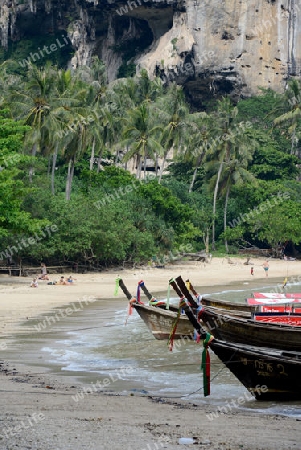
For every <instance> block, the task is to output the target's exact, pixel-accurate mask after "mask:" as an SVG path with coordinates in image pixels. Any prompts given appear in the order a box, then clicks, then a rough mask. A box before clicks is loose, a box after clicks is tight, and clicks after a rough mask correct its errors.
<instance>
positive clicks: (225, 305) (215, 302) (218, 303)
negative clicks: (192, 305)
mask: <svg viewBox="0 0 301 450" xmlns="http://www.w3.org/2000/svg"><path fill="white" fill-rule="evenodd" d="M201 303H202V305H204V306H213V307H214V308H222V309H231V310H232V311H235V310H238V311H245V312H252V311H255V310H256V306H250V305H248V304H247V303H240V302H228V301H226V300H219V299H216V298H212V297H203V298H202V300H201Z"/></svg>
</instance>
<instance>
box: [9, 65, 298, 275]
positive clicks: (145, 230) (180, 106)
mask: <svg viewBox="0 0 301 450" xmlns="http://www.w3.org/2000/svg"><path fill="white" fill-rule="evenodd" d="M0 109H1V113H0V166H1V167H0V192H1V198H0V236H1V244H0V253H1V255H0V260H1V259H2V260H14V261H20V259H22V260H23V261H27V262H33V263H38V262H40V261H41V260H43V261H44V262H46V263H47V264H51V263H64V264H69V263H70V264H74V263H80V264H87V265H90V266H94V267H102V266H108V265H115V264H116V265H117V264H126V263H129V264H133V263H143V262H144V263H145V262H147V261H151V260H152V259H153V260H154V259H156V260H157V261H159V260H160V258H162V257H163V256H164V255H165V256H166V255H169V257H171V258H172V257H173V256H174V255H176V254H177V253H178V252H179V251H181V250H183V249H185V248H186V249H189V251H200V250H202V249H205V250H206V251H207V252H209V251H214V250H216V249H217V250H218V249H220V250H222V249H223V250H225V251H227V252H232V253H233V252H236V251H237V250H238V249H239V248H241V247H245V246H249V245H254V246H259V247H263V248H267V247H268V248H271V247H272V248H274V249H275V252H276V253H275V254H277V250H276V249H279V248H283V247H284V246H287V247H286V248H287V250H288V251H290V252H293V251H294V250H295V249H296V248H297V246H298V244H299V243H300V242H301V184H300V145H299V138H300V131H301V127H300V125H301V121H300V116H301V83H300V80H296V79H295V80H291V81H290V82H289V83H288V87H287V89H286V90H285V92H284V93H283V94H277V93H275V92H273V91H270V90H269V91H262V92H261V95H259V96H257V97H254V98H249V99H241V100H240V101H239V102H238V103H237V104H236V105H234V104H232V103H231V100H230V99H229V98H222V99H217V100H216V102H215V104H214V105H213V106H212V105H211V107H210V110H208V111H206V112H204V111H202V112H192V111H190V109H189V105H188V104H187V102H186V101H185V97H184V94H183V91H182V88H181V87H179V86H177V85H175V84H171V85H169V86H166V85H164V84H163V83H162V82H161V80H160V79H154V80H150V79H149V77H148V75H147V73H146V72H145V71H142V72H141V73H140V75H139V76H135V77H130V78H121V79H118V80H116V81H115V82H113V83H110V84H109V83H107V81H106V77H105V67H104V65H103V64H102V63H101V62H100V61H99V60H98V59H94V61H93V64H92V66H91V67H89V68H88V67H81V68H79V69H77V70H74V71H72V72H71V71H69V70H63V69H59V68H57V67H56V66H53V65H51V64H48V65H46V66H45V67H37V66H35V65H32V64H30V63H28V68H27V70H22V71H19V72H17V71H16V67H15V63H12V62H11V61H9V60H8V61H6V62H5V63H3V64H2V65H1V66H0Z"/></svg>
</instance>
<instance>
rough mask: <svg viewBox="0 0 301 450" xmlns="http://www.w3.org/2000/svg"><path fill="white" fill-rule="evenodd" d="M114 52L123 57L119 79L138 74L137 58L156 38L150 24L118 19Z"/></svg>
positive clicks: (144, 21) (139, 20) (128, 18)
mask: <svg viewBox="0 0 301 450" xmlns="http://www.w3.org/2000/svg"><path fill="white" fill-rule="evenodd" d="M115 30H116V32H115V42H116V44H115V45H114V51H115V53H119V54H121V55H122V64H121V66H120V67H119V70H118V74H117V78H122V77H127V76H133V75H134V74H135V73H136V66H135V64H134V60H135V57H136V56H138V55H140V54H141V53H143V51H144V50H145V49H147V48H148V47H149V46H150V45H151V44H152V42H153V39H154V36H153V33H152V30H151V28H150V27H149V25H148V22H147V21H146V20H143V19H138V18H132V17H127V16H124V17H118V18H116V28H115Z"/></svg>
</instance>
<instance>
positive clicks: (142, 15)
mask: <svg viewBox="0 0 301 450" xmlns="http://www.w3.org/2000/svg"><path fill="white" fill-rule="evenodd" d="M298 3H299V4H298ZM58 31H62V32H63V31H64V32H65V33H67V35H68V37H69V39H70V41H71V43H72V46H73V48H74V51H75V52H74V56H73V57H72V59H71V60H70V65H71V66H78V65H83V64H89V62H90V61H91V57H92V56H93V55H94V54H97V55H98V56H99V57H100V59H102V60H103V61H104V62H105V63H106V65H107V72H108V78H109V80H113V79H115V78H116V76H117V73H118V70H119V69H120V67H121V66H124V67H125V68H126V66H127V65H128V64H129V63H134V64H136V66H137V70H140V69H141V68H146V69H147V70H148V72H149V74H150V75H151V76H155V75H160V76H161V77H162V78H163V79H165V80H166V81H167V82H169V81H172V80H175V81H176V82H178V83H181V84H183V85H184V87H185V90H186V94H187V96H188V97H189V98H190V101H191V103H192V104H194V105H195V106H196V107H197V108H200V107H202V105H203V103H204V102H205V101H206V100H208V99H209V98H211V97H212V96H220V95H223V94H226V93H227V94H230V95H231V96H232V97H234V98H239V97H241V96H250V95H252V94H256V93H257V92H258V90H259V87H264V88H269V87H270V88H272V89H275V90H277V91H281V90H283V88H284V86H285V84H286V81H287V79H288V78H289V77H291V76H299V75H300V71H301V3H300V1H298V0H186V1H184V0H183V1H182V0H178V1H177V0H127V2H125V1H122V0H0V38H1V44H2V46H4V47H7V45H8V43H9V41H10V40H13V41H18V40H20V39H24V38H27V39H28V36H31V38H32V37H33V36H34V35H35V34H36V35H38V34H49V35H51V33H55V32H56V33H57V32H58Z"/></svg>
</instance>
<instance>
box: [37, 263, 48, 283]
mask: <svg viewBox="0 0 301 450" xmlns="http://www.w3.org/2000/svg"><path fill="white" fill-rule="evenodd" d="M39 280H49V277H48V275H47V268H46V264H45V263H41V275H40V276H39Z"/></svg>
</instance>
